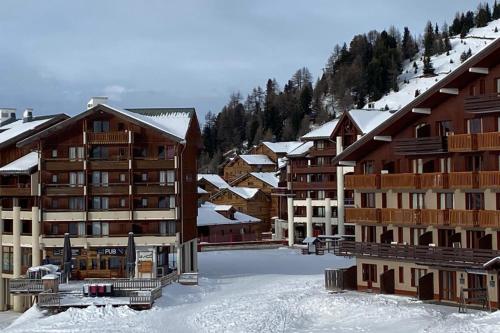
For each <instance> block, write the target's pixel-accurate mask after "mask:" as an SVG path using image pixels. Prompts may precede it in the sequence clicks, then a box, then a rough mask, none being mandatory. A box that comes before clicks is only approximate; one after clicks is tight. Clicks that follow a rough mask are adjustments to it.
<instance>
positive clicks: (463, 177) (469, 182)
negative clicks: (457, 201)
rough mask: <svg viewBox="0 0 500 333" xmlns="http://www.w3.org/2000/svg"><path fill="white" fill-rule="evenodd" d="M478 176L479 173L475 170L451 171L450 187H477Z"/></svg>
mask: <svg viewBox="0 0 500 333" xmlns="http://www.w3.org/2000/svg"><path fill="white" fill-rule="evenodd" d="M477 178H478V177H477V174H475V173H473V172H450V173H449V174H448V182H449V185H450V188H461V189H464V188H467V189H469V188H477V187H478V186H479V184H478V183H479V181H478V179H477Z"/></svg>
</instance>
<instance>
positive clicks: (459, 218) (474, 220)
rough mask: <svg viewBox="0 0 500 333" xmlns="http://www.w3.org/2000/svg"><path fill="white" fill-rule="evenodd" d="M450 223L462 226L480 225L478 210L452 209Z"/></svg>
mask: <svg viewBox="0 0 500 333" xmlns="http://www.w3.org/2000/svg"><path fill="white" fill-rule="evenodd" d="M450 224H451V225H456V226H461V227H477V226H479V221H478V211H477V210H459V209H452V210H450Z"/></svg>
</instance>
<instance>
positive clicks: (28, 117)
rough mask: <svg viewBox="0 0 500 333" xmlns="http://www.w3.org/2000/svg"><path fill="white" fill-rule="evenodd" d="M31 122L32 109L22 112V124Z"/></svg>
mask: <svg viewBox="0 0 500 333" xmlns="http://www.w3.org/2000/svg"><path fill="white" fill-rule="evenodd" d="M32 120H33V109H31V108H26V109H25V110H24V112H23V123H27V122H30V121H32Z"/></svg>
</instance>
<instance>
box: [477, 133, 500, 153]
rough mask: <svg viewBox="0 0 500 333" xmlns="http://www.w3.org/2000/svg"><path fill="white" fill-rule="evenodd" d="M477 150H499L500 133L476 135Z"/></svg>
mask: <svg viewBox="0 0 500 333" xmlns="http://www.w3.org/2000/svg"><path fill="white" fill-rule="evenodd" d="M477 149H478V150H500V132H488V133H478V134H477Z"/></svg>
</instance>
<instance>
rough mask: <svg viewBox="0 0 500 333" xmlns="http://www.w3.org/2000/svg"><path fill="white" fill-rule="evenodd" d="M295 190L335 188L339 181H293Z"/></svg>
mask: <svg viewBox="0 0 500 333" xmlns="http://www.w3.org/2000/svg"><path fill="white" fill-rule="evenodd" d="M292 189H293V190H334V189H337V182H292Z"/></svg>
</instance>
